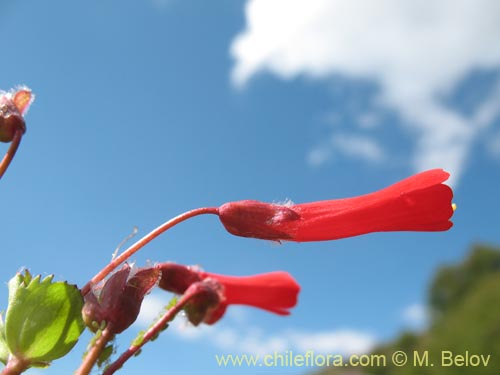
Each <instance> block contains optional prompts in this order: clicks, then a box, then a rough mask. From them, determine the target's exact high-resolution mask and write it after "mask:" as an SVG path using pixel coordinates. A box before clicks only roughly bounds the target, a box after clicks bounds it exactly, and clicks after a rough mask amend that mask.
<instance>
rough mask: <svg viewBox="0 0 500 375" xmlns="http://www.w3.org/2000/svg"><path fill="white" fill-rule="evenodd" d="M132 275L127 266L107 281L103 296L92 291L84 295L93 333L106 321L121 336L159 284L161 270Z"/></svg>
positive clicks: (88, 322) (88, 323) (87, 320)
mask: <svg viewBox="0 0 500 375" xmlns="http://www.w3.org/2000/svg"><path fill="white" fill-rule="evenodd" d="M129 275H130V266H128V265H124V266H123V268H122V269H121V270H119V271H117V272H115V273H114V274H113V275H112V276H111V277H110V278H109V279H108V280H107V281H106V282H105V284H104V286H103V287H102V289H101V290H100V293H99V291H95V290H93V291H91V292H89V293H88V294H87V295H86V296H85V304H84V306H83V310H82V314H83V318H84V321H85V323H86V324H87V326H88V327H89V328H90V329H91V330H94V331H95V330H96V329H97V328H98V327H99V326H100V325H101V324H102V322H103V321H105V322H106V324H107V325H108V327H110V330H111V331H112V333H120V332H122V331H124V330H125V329H127V328H128V327H129V326H130V325H131V324H132V323H133V322H135V320H136V319H137V316H138V315H139V311H140V309H141V304H142V301H143V299H144V296H145V295H146V294H147V293H148V292H149V291H150V290H151V289H152V288H153V287H154V286H155V285H156V283H157V282H158V278H159V277H160V271H159V270H157V269H156V268H144V269H141V270H139V271H137V272H136V273H135V274H134V275H133V276H132V277H130V278H129ZM95 292H97V294H95ZM93 322H97V325H96V324H95V323H93Z"/></svg>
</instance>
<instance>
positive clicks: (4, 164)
mask: <svg viewBox="0 0 500 375" xmlns="http://www.w3.org/2000/svg"><path fill="white" fill-rule="evenodd" d="M22 137H23V131H22V130H21V129H17V130H16V132H15V133H14V137H13V138H12V142H11V143H10V146H9V149H8V150H7V152H6V153H5V156H4V157H3V159H2V161H1V162H0V178H2V177H3V175H4V174H5V171H6V170H7V168H9V164H10V162H11V161H12V159H14V155H15V154H16V151H17V148H18V147H19V144H20V143H21V138H22Z"/></svg>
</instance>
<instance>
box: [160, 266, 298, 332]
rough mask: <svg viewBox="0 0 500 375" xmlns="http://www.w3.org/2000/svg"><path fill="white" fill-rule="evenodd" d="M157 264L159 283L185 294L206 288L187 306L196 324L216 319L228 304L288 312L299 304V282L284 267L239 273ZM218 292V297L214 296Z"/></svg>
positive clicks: (168, 289)
mask: <svg viewBox="0 0 500 375" xmlns="http://www.w3.org/2000/svg"><path fill="white" fill-rule="evenodd" d="M155 268H156V269H158V270H160V271H161V278H160V281H159V283H158V286H159V287H160V288H162V289H164V290H167V291H169V292H173V293H178V294H184V293H188V292H187V291H188V289H189V288H194V287H195V286H196V288H198V289H200V290H202V291H203V293H202V294H201V296H198V297H197V299H196V301H193V303H191V304H189V305H188V308H187V309H186V312H187V315H188V318H189V319H190V320H191V321H192V322H193V324H198V323H200V322H201V321H204V322H205V323H207V324H213V323H215V322H217V321H218V320H219V319H220V318H221V317H222V316H223V315H224V313H225V311H226V308H227V306H229V305H247V306H253V307H258V308H260V309H263V310H267V311H270V312H273V313H275V314H279V315H288V314H290V312H289V311H288V310H289V309H291V308H292V307H294V306H295V305H296V304H297V295H298V293H299V291H300V286H299V284H297V282H296V281H295V280H294V279H293V277H292V276H291V275H290V274H289V273H287V272H283V271H278V272H270V273H264V274H260V275H254V276H241V277H239V276H225V275H219V274H215V273H209V272H203V271H199V270H196V269H195V268H192V267H186V266H181V265H177V264H174V263H161V264H158V265H156V267H155ZM215 293H217V294H218V296H219V298H218V300H217V299H216V298H214V294H215ZM216 300H217V301H216ZM200 316H202V318H200Z"/></svg>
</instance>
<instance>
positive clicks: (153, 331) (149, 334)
mask: <svg viewBox="0 0 500 375" xmlns="http://www.w3.org/2000/svg"><path fill="white" fill-rule="evenodd" d="M198 293H199V290H196V291H193V292H191V293H190V292H189V289H188V290H187V291H186V293H185V294H184V295H183V296H182V297H181V298H180V299H179V300H178V301H177V303H176V304H175V305H174V306H173V307H172V308H171V309H170V310H168V311H167V312H166V313H165V315H163V316H162V317H161V318H160V319H159V320H158V321H157V322H156V323H155V324H153V325H152V326H151V327H150V328H149V329H148V330H147V331H146V333H145V334H144V336H143V337H142V340H141V342H140V343H139V344H137V345H131V346H130V347H129V348H128V349H127V350H126V351H125V352H123V353H122V355H121V356H120V357H119V358H118V359H117V360H116V361H114V362H113V363H112V364H110V365H109V366H108V367H107V368H106V370H105V371H104V372H103V373H102V375H112V374H114V373H115V372H116V371H117V370H119V369H120V368H121V367H122V366H123V365H124V364H125V362H126V361H127V360H128V359H129V358H130V357H132V356H133V355H135V354H136V353H137V352H138V351H139V350H140V349H141V348H142V347H143V346H144V345H145V344H146V343H147V342H148V341H150V340H151V339H152V338H153V337H156V335H158V334H159V333H160V332H161V331H162V330H164V329H165V327H166V326H167V325H168V323H169V322H170V321H171V320H172V319H173V318H175V316H176V315H177V314H178V313H179V311H181V309H182V308H183V307H184V305H186V303H188V302H189V301H190V300H191V299H192V298H193V297H195V296H196V295H197V294H198Z"/></svg>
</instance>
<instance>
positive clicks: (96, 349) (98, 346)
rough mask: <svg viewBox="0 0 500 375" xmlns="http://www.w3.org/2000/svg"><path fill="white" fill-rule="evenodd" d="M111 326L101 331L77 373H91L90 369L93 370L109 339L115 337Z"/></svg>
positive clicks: (81, 374)
mask: <svg viewBox="0 0 500 375" xmlns="http://www.w3.org/2000/svg"><path fill="white" fill-rule="evenodd" d="M109 328H110V327H109V326H108V327H106V328H104V330H103V331H102V333H101V336H100V337H99V338H98V339H97V341H96V342H95V344H94V345H93V346H92V347H91V348H90V349H89V351H88V352H87V354H86V355H85V358H84V359H83V362H82V364H81V365H80V367H79V368H78V370H76V371H75V375H88V374H90V371H92V368H93V367H94V365H95V363H96V362H97V359H98V358H99V356H100V355H101V353H102V351H103V349H104V347H105V346H106V344H107V343H108V342H109V340H111V339H112V338H113V333H112V332H111V330H110V329H109Z"/></svg>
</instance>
